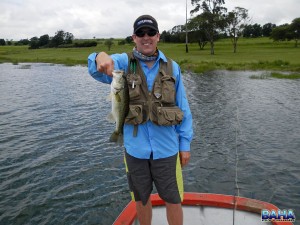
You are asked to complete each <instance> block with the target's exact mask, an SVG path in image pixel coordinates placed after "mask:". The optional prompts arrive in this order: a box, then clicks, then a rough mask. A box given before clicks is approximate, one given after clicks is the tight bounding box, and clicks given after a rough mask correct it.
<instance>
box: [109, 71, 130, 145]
mask: <svg viewBox="0 0 300 225" xmlns="http://www.w3.org/2000/svg"><path fill="white" fill-rule="evenodd" d="M112 74H113V80H112V82H111V86H110V87H111V89H110V90H111V91H110V99H111V105H112V111H111V113H110V115H109V119H110V120H111V121H112V122H115V124H116V127H115V130H114V132H113V133H112V135H111V136H110V138H109V141H110V142H116V143H118V144H119V145H122V144H123V142H124V140H123V126H124V121H125V117H126V116H127V114H128V108H129V93H128V86H127V80H126V77H125V76H124V71H123V70H114V71H113V72H112Z"/></svg>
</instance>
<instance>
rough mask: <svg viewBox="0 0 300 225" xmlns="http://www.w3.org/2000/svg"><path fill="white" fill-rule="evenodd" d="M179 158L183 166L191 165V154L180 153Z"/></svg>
mask: <svg viewBox="0 0 300 225" xmlns="http://www.w3.org/2000/svg"><path fill="white" fill-rule="evenodd" d="M179 157H180V163H181V166H182V167H184V166H186V165H187V164H188V163H189V161H190V158H191V153H190V152H179Z"/></svg>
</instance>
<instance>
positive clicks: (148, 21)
mask: <svg viewBox="0 0 300 225" xmlns="http://www.w3.org/2000/svg"><path fill="white" fill-rule="evenodd" d="M142 23H153V21H152V20H140V21H139V22H137V25H140V24H142Z"/></svg>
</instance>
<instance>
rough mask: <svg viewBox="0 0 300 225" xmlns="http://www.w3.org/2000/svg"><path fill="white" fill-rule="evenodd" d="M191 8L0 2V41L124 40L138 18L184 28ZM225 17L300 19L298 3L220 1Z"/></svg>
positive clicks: (125, 2)
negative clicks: (242, 13) (237, 12)
mask: <svg viewBox="0 0 300 225" xmlns="http://www.w3.org/2000/svg"><path fill="white" fill-rule="evenodd" d="M186 2H187V10H188V19H189V18H190V17H191V15H190V13H189V12H190V11H191V10H192V9H194V8H195V6H192V4H191V0H172V1H168V0H151V1H142V0H86V1H84V0H42V1H41V0H0V12H1V13H0V39H5V40H14V41H18V40H21V39H30V38H32V37H35V36H36V37H40V36H42V35H44V34H48V35H49V36H50V37H52V36H54V35H55V33H56V32H57V31H58V30H63V31H65V32H69V33H72V34H73V35H74V37H75V38H76V39H85V38H86V39H92V38H94V37H95V38H111V37H112V38H125V37H127V36H130V35H132V30H133V28H132V26H133V22H134V20H135V19H136V18H137V17H138V16H140V15H143V14H150V15H152V16H153V17H155V18H156V20H157V22H158V26H159V30H160V31H161V32H162V31H164V30H166V31H168V30H170V29H172V28H173V27H174V26H176V25H183V24H185V20H186ZM224 6H225V7H226V8H227V9H228V11H231V10H233V9H234V7H242V8H245V9H248V13H249V16H250V17H251V23H253V24H254V23H258V24H260V25H264V24H266V23H273V24H276V25H281V24H284V23H291V22H292V20H293V19H295V18H298V17H300V11H299V9H300V0H225V5H224Z"/></svg>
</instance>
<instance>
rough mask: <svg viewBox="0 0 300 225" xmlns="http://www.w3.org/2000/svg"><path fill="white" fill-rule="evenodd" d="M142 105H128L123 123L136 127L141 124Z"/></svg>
mask: <svg viewBox="0 0 300 225" xmlns="http://www.w3.org/2000/svg"><path fill="white" fill-rule="evenodd" d="M142 112H143V107H142V105H129V112H128V114H127V117H126V118H125V123H127V124H132V125H138V124H141V123H142V122H143V113H142Z"/></svg>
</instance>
